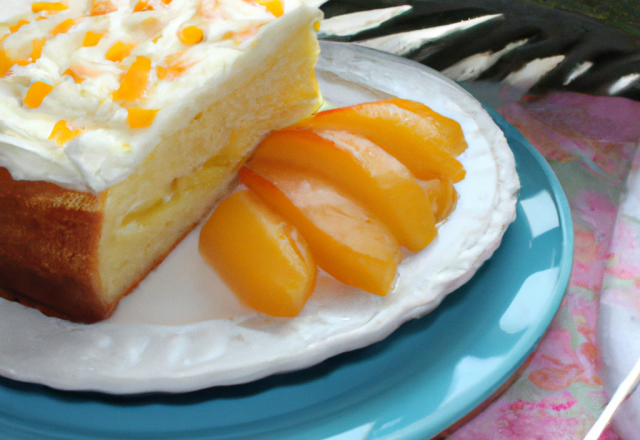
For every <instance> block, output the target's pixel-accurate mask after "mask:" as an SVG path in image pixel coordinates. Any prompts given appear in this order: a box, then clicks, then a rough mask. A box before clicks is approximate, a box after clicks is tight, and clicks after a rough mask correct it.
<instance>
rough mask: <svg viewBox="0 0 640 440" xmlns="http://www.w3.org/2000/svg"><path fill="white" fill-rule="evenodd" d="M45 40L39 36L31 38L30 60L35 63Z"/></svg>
mask: <svg viewBox="0 0 640 440" xmlns="http://www.w3.org/2000/svg"><path fill="white" fill-rule="evenodd" d="M46 42H47V39H46V38H39V39H36V40H33V41H32V42H31V47H32V49H31V62H32V63H35V62H36V61H37V60H38V59H39V58H40V56H41V55H42V48H43V47H44V43H46Z"/></svg>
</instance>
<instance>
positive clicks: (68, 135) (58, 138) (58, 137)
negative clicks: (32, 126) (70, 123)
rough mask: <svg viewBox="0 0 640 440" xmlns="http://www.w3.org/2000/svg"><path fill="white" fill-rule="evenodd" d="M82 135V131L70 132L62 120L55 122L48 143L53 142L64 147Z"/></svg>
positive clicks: (65, 122)
mask: <svg viewBox="0 0 640 440" xmlns="http://www.w3.org/2000/svg"><path fill="white" fill-rule="evenodd" d="M81 133H82V130H71V129H69V127H67V121H65V120H64V119H62V120H60V121H58V122H56V125H54V126H53V130H51V134H50V135H49V140H50V141H55V142H56V144H58V145H64V144H66V143H67V142H69V141H70V140H72V139H74V138H76V137H78V136H79V135H80V134H81Z"/></svg>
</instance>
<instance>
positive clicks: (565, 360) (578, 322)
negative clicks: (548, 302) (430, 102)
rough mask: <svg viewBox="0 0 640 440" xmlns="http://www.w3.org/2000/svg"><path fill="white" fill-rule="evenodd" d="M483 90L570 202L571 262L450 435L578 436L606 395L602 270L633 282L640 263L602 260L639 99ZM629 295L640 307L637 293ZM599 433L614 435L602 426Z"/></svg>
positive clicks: (478, 89) (633, 145) (637, 129)
mask: <svg viewBox="0 0 640 440" xmlns="http://www.w3.org/2000/svg"><path fill="white" fill-rule="evenodd" d="M484 87H485V89H484V90H483V85H482V84H481V83H480V84H478V83H475V84H474V85H473V90H472V92H473V93H474V94H475V95H476V96H477V97H478V98H479V99H481V100H482V97H483V96H488V95H489V94H490V95H491V96H492V100H493V102H490V103H488V104H489V105H490V106H492V107H494V108H496V109H497V110H498V111H499V112H500V113H501V114H502V115H503V116H504V117H505V118H506V119H507V120H508V121H509V122H511V124H513V125H514V126H515V127H516V128H517V129H518V130H520V132H521V133H522V134H523V135H524V136H525V137H527V139H529V141H531V143H532V144H533V145H534V146H535V147H536V148H537V149H538V151H539V152H540V153H542V155H543V156H544V157H545V158H546V159H547V161H548V162H549V164H550V165H551V167H552V168H553V170H554V171H555V173H556V175H557V176H558V179H559V180H560V182H561V184H562V187H563V188H564V191H565V192H566V194H567V198H568V200H569V204H570V206H571V214H572V217H573V228H574V232H575V252H574V263H573V270H572V275H571V281H570V285H569V288H568V290H567V293H566V295H565V298H564V300H563V301H562V305H561V306H560V310H559V311H558V314H557V315H556V317H555V319H554V320H553V322H552V324H551V327H550V328H549V330H548V332H547V334H546V335H545V337H544V338H543V339H542V341H541V343H540V345H539V348H538V350H537V351H536V352H535V354H534V355H533V357H532V359H531V362H530V364H529V365H528V366H527V367H526V369H525V370H524V372H523V374H522V375H521V376H520V378H519V379H518V380H517V381H516V382H515V383H514V384H513V385H512V386H511V387H510V388H509V389H508V390H507V391H506V392H505V393H504V394H502V395H501V396H500V397H499V398H498V399H497V400H496V401H495V402H494V403H493V404H491V405H490V406H489V407H487V408H486V409H485V410H484V411H483V412H482V413H480V414H479V415H478V416H477V417H475V418H474V419H473V420H471V421H470V422H469V423H467V424H466V425H464V426H463V427H461V428H460V429H458V430H457V431H455V432H454V433H453V434H452V435H451V436H450V438H451V439H455V440H502V439H504V440H507V439H508V440H516V439H517V440H529V439H531V440H534V439H536V440H537V439H543V438H544V439H554V440H565V439H566V440H574V439H575V440H578V439H582V438H583V437H584V436H585V435H586V433H587V431H588V430H589V428H590V427H591V426H592V425H593V423H594V422H595V420H596V419H597V417H598V416H599V415H600V413H601V412H602V409H603V407H604V405H606V403H607V401H608V397H607V395H606V394H605V392H604V391H603V386H602V380H601V378H600V370H599V365H598V348H597V340H596V323H597V318H598V302H599V296H600V292H601V289H602V285H603V278H604V275H605V269H606V270H607V273H618V272H621V273H623V272H624V271H625V270H627V271H630V272H629V273H626V272H624V273H625V276H626V277H627V278H629V277H631V278H630V279H633V280H637V279H640V262H639V263H637V264H635V265H634V266H627V267H621V268H619V269H620V270H618V272H616V270H617V269H616V264H615V259H614V258H610V250H611V246H612V236H613V231H614V226H615V225H616V214H617V210H618V206H619V203H620V198H621V195H622V194H623V192H624V191H625V190H626V188H625V185H626V182H627V175H628V174H629V170H630V168H631V164H632V161H633V158H634V155H635V153H636V149H637V146H638V143H639V141H640V124H639V123H638V121H640V102H635V101H631V100H627V99H625V98H617V97H596V96H588V95H581V94H577V93H550V94H546V95H543V96H531V95H523V96H522V97H520V98H519V99H518V96H519V94H518V93H517V91H513V90H508V89H505V88H504V87H502V86H500V90H498V92H499V93H487V90H489V89H491V90H490V91H491V92H496V85H495V84H486V85H484ZM514 97H515V98H516V99H517V101H515V102H509V101H510V100H513V99H514ZM637 230H638V232H639V234H638V237H640V226H638V227H637ZM639 241H640V240H639ZM608 261H609V264H610V267H609V268H607V262H608ZM612 262H613V264H612ZM634 298H635V297H634ZM635 301H636V302H637V303H639V304H638V306H639V308H640V299H638V298H635ZM600 438H601V439H602V440H616V439H618V438H619V437H618V436H617V435H616V434H615V433H614V432H613V430H612V429H610V428H608V429H607V431H606V432H605V433H604V434H603V435H602V436H601V437H600Z"/></svg>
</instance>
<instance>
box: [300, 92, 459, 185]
mask: <svg viewBox="0 0 640 440" xmlns="http://www.w3.org/2000/svg"><path fill="white" fill-rule="evenodd" d="M295 127H296V128H302V127H309V128H314V129H330V130H345V131H349V132H351V133H353V134H358V135H360V136H364V137H366V138H367V139H369V140H370V141H372V142H373V143H374V144H376V145H378V146H379V147H380V148H382V149H383V150H385V151H386V152H387V153H389V154H391V155H392V156H393V157H395V158H396V159H398V160H399V161H400V162H401V163H402V164H403V165H404V166H406V167H407V168H408V169H409V170H410V171H411V172H412V173H413V174H414V175H415V176H416V177H417V178H418V179H421V180H429V179H431V178H433V176H434V175H440V174H444V175H446V176H448V177H449V178H450V179H451V180H453V181H454V182H459V181H460V180H462V179H463V178H464V176H465V171H464V168H463V167H462V164H461V163H460V162H458V161H457V160H456V159H455V157H454V156H456V155H457V154H455V153H454V151H457V150H458V149H459V147H458V148H456V149H448V147H447V145H446V144H447V142H446V140H445V139H443V137H442V135H441V133H439V131H438V127H437V126H434V125H433V124H432V123H431V121H430V120H429V119H425V118H422V117H421V116H419V115H417V114H416V113H414V112H412V111H409V110H406V109H404V108H401V107H399V106H397V105H396V104H395V103H393V102H391V101H379V102H370V103H365V104H359V105H354V106H351V107H342V108H337V109H333V110H328V111H324V112H321V113H318V114H317V115H315V117H314V118H312V119H310V120H308V121H305V122H304V123H302V124H300V125H296V126H295ZM462 142H464V137H463V138H462ZM464 145H465V148H466V143H465V144H464ZM449 150H451V151H449Z"/></svg>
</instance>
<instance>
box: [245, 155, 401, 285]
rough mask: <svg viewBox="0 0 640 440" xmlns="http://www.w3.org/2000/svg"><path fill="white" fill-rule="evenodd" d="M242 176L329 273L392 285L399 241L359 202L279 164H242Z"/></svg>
mask: <svg viewBox="0 0 640 440" xmlns="http://www.w3.org/2000/svg"><path fill="white" fill-rule="evenodd" d="M240 180H241V181H242V183H244V184H245V185H246V186H247V187H248V188H249V189H250V190H251V191H253V192H254V193H255V194H257V195H258V196H260V198H261V199H262V200H264V202H265V203H267V204H268V205H269V206H270V207H271V208H272V209H273V210H274V211H276V212H278V213H279V214H280V215H282V216H283V217H284V218H285V219H287V220H288V221H289V222H291V223H292V224H293V225H294V226H295V227H296V228H298V230H299V231H300V233H301V234H302V236H303V237H304V239H305V240H306V241H307V243H308V244H309V249H311V254H312V255H313V257H314V259H315V260H316V262H317V263H318V266H320V267H321V268H322V269H324V270H325V271H326V272H327V273H328V274H329V275H331V276H333V277H334V278H335V279H337V280H338V281H341V282H343V283H345V284H348V285H351V286H355V287H358V288H360V289H362V290H365V291H367V292H370V293H373V294H376V295H386V294H387V293H388V292H389V291H390V290H391V287H392V284H393V280H394V278H395V274H396V269H397V265H398V263H399V262H400V245H399V244H398V242H397V241H396V240H395V238H394V237H393V235H392V234H391V232H390V231H389V229H388V228H387V227H386V226H385V225H384V223H382V222H381V221H380V220H378V219H377V218H375V217H372V216H371V215H370V214H369V212H367V211H366V210H365V209H364V208H363V207H361V206H360V205H358V204H357V203H356V202H354V201H353V200H351V199H349V198H347V197H345V196H343V195H342V194H340V193H339V192H338V191H337V190H336V189H335V188H333V187H332V186H331V185H329V184H328V183H326V182H325V181H323V180H322V179H320V178H318V177H315V176H313V174H312V173H308V172H302V171H299V170H295V169H292V168H288V167H285V166H283V165H280V164H275V163H268V162H257V163H255V164H253V165H252V168H248V167H243V168H242V169H241V170H240Z"/></svg>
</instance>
